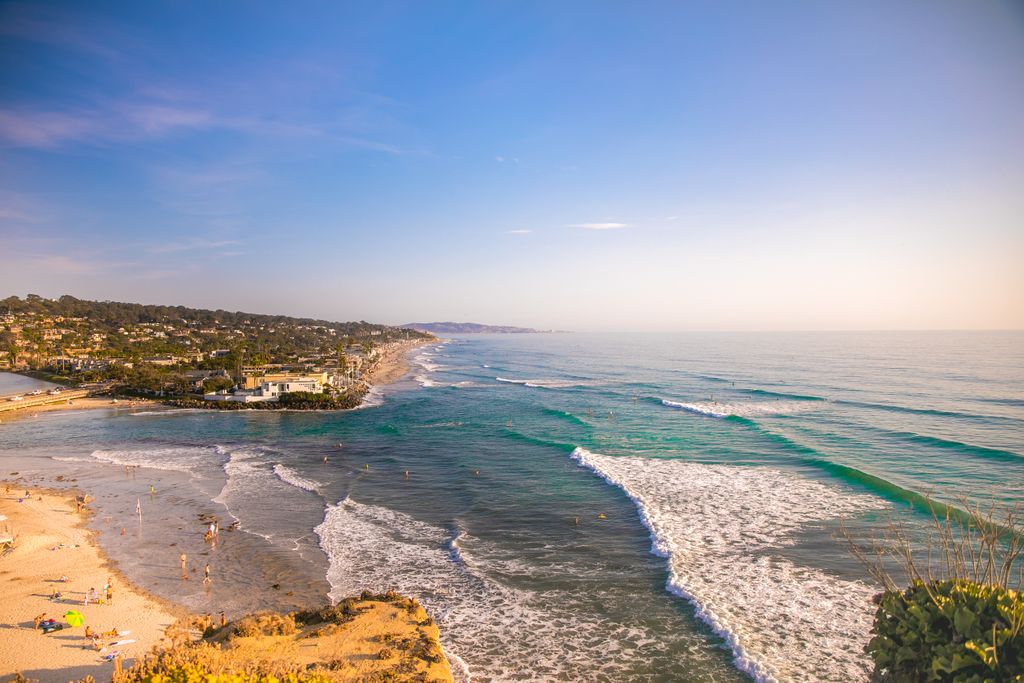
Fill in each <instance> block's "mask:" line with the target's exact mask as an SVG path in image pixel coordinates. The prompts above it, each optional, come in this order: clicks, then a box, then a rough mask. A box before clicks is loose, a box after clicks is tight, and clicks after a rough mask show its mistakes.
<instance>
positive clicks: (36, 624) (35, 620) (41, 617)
mask: <svg viewBox="0 0 1024 683" xmlns="http://www.w3.org/2000/svg"><path fill="white" fill-rule="evenodd" d="M43 619H46V612H43V613H42V614H40V615H39V616H38V617H36V618H35V619H33V620H32V623H33V624H34V625H35V627H36V628H37V629H38V628H39V624H40V622H42V621H43Z"/></svg>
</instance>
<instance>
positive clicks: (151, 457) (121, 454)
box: [92, 446, 224, 475]
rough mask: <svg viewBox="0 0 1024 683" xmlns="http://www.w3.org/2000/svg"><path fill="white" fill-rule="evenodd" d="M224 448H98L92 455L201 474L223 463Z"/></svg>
mask: <svg viewBox="0 0 1024 683" xmlns="http://www.w3.org/2000/svg"><path fill="white" fill-rule="evenodd" d="M223 456H224V449H223V448H222V447H220V446H213V447H208V446H194V447H190V446H169V447H163V448H138V449H121V450H96V451H93V452H92V457H93V458H95V459H96V460H100V461H102V462H107V463H110V464H112V465H121V466H124V465H131V466H133V467H147V468H149V469H154V470H164V471H167V472H185V473H187V474H192V475H194V474H197V473H198V472H199V471H200V470H201V469H202V468H203V467H209V466H211V465H212V466H215V467H216V466H219V465H220V464H221V462H222V460H223Z"/></svg>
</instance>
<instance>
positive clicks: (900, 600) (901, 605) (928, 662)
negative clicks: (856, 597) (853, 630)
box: [865, 580, 1024, 683]
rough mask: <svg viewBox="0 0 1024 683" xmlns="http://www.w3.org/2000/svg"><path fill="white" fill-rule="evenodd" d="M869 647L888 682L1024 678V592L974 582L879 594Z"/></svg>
mask: <svg viewBox="0 0 1024 683" xmlns="http://www.w3.org/2000/svg"><path fill="white" fill-rule="evenodd" d="M872 632H873V633H874V637H873V638H872V639H871V642H870V643H869V644H868V645H867V647H866V648H865V651H866V652H868V653H869V654H870V655H871V657H872V658H873V659H874V662H875V674H876V677H879V678H881V679H882V680H894V681H900V682H902V681H906V682H908V683H917V682H919V681H951V682H953V683H975V682H977V683H982V682H985V681H993V682H995V681H1024V595H1022V594H1021V593H1020V592H1018V591H1015V590H1011V589H1007V588H1003V587H1000V586H995V585H991V584H978V583H975V582H973V581H967V580H946V581H934V582H930V583H925V582H922V581H916V582H915V583H914V585H912V586H911V587H910V588H908V589H906V590H904V591H892V590H890V591H887V592H885V593H884V594H882V595H881V596H880V599H879V606H878V611H877V612H876V614H875V624H874V628H873V629H872Z"/></svg>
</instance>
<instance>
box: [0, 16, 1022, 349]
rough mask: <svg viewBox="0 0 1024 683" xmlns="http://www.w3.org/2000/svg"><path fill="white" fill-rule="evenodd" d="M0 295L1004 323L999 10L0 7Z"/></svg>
mask: <svg viewBox="0 0 1024 683" xmlns="http://www.w3.org/2000/svg"><path fill="white" fill-rule="evenodd" d="M0 69H2V73H3V79H2V81H0V93H2V97H0V237H2V244H3V245H4V246H3V249H2V253H3V259H2V263H0V290H2V292H0V293H2V294H3V295H6V294H11V293H17V294H25V293H27V292H33V293H38V294H42V295H46V296H52V295H58V294H62V293H71V294H74V295H76V296H81V297H85V298H100V299H116V300H128V301H142V302H147V303H169V304H178V303H180V304H187V305H195V306H204V307H216V308H230V309H240V310H249V311H254V312H273V313H291V314H301V315H313V316H317V317H323V318H329V319H366V320H374V321H381V322H390V323H402V322H408V321H411V320H449V319H455V320H473V321H479V322H491V323H507V324H524V325H535V326H544V327H558V328H570V329H621V328H630V329H647V330H685V329H861V328H867V329H878V328H888V329H892V328H896V329H916V328H942V329H944V328H1020V327H1024V268H1022V267H1021V264H1022V263H1024V78H1022V77H1021V74H1022V73H1024V10H1022V8H1021V5H1020V4H1019V3H1013V2H1002V3H1001V2H994V1H993V2H971V1H967V0H963V1H961V2H950V1H938V2H936V1H927V2H831V3H821V2H810V1H808V2H778V3H764V2H708V3H700V2H684V3H683V2H666V3H656V2H648V3H621V2H619V3H611V2H596V1H593V2H555V3H525V2H507V3H502V2H483V3H468V2H467V3H442V2H429V3H424V2H415V3H413V2H410V3H381V2H374V3H358V4H356V3H344V4H343V3H294V4H288V5H285V4H277V3H275V4H271V3H252V2H245V3H242V2H239V3H231V2H219V3H192V4H189V3H179V2H174V3H156V2H152V3H151V2H145V3H120V4H119V3H66V4H63V3H38V2H29V3H16V2H5V3H0Z"/></svg>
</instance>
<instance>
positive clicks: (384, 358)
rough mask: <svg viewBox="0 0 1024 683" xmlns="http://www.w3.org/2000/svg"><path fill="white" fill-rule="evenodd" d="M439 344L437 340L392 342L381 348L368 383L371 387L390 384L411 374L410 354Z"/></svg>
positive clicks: (368, 374) (370, 372) (369, 373)
mask: <svg viewBox="0 0 1024 683" xmlns="http://www.w3.org/2000/svg"><path fill="white" fill-rule="evenodd" d="M436 343H438V340H437V339H411V340H409V341H403V342H392V343H390V344H385V345H384V346H383V347H382V348H381V354H380V358H378V359H377V362H376V363H374V365H373V367H372V368H370V370H369V372H367V373H366V378H365V379H366V381H367V383H369V384H370V386H375V385H379V384H390V383H391V382H395V381H397V380H399V379H401V378H402V377H404V376H405V374H406V373H407V372H409V361H408V355H409V352H410V351H412V350H413V349H418V348H420V347H422V346H428V345H430V344H436Z"/></svg>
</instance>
